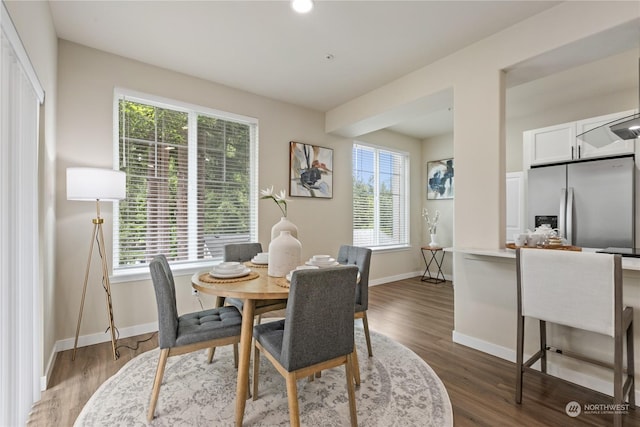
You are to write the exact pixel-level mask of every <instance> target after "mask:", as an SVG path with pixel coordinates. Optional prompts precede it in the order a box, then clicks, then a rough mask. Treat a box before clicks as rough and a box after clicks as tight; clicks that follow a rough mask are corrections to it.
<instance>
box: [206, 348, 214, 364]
mask: <svg viewBox="0 0 640 427" xmlns="http://www.w3.org/2000/svg"><path fill="white" fill-rule="evenodd" d="M215 353H216V348H215V347H211V348H210V349H209V357H208V358H207V362H208V363H211V362H213V355H214V354H215Z"/></svg>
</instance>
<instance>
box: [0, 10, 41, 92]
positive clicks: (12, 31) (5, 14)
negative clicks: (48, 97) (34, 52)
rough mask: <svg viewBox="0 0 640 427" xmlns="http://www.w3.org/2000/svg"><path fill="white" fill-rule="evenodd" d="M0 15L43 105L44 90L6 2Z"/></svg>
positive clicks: (4, 28)
mask: <svg viewBox="0 0 640 427" xmlns="http://www.w3.org/2000/svg"><path fill="white" fill-rule="evenodd" d="M0 14H1V15H0V27H1V28H2V31H3V32H4V34H5V36H6V37H7V40H8V41H9V44H11V47H12V48H13V50H14V53H15V55H16V57H17V58H18V62H20V65H22V68H23V71H24V73H25V74H26V76H27V78H28V79H29V82H30V83H31V86H32V88H33V91H34V93H35V95H36V96H37V97H38V102H40V104H42V103H43V102H44V89H43V88H42V85H41V84H40V80H39V79H38V75H37V74H36V71H35V69H34V68H33V65H32V64H31V60H30V59H29V55H28V54H27V51H26V50H25V49H24V46H23V45H22V40H20V36H19V35H18V32H17V31H16V28H15V27H14V26H13V21H12V20H11V15H9V11H8V10H7V7H6V6H5V4H4V0H3V1H2V10H0Z"/></svg>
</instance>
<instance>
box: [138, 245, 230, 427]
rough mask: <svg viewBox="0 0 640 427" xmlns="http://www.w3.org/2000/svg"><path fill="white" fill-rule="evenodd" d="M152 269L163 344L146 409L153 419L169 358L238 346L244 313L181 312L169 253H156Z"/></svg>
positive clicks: (225, 309)
mask: <svg viewBox="0 0 640 427" xmlns="http://www.w3.org/2000/svg"><path fill="white" fill-rule="evenodd" d="M149 270H150V271H151V280H152V281H153V287H154V289H155V294H156V304H157V307H158V344H159V347H160V357H159V359H158V367H157V369H156V375H155V379H154V381H153V388H152V391H151V399H150V401H149V411H148V412H147V419H148V420H149V421H151V420H152V419H153V416H154V412H155V409H156V404H157V402H158V396H159V394H160V386H161V384H162V378H163V376H164V368H165V366H166V364H167V358H169V357H171V356H176V355H179V354H184V353H190V352H192V351H196V350H201V349H206V348H209V349H211V348H214V347H219V346H222V345H228V344H234V346H236V345H237V344H238V343H239V342H240V326H241V324H242V315H241V314H240V312H239V311H238V309H237V308H236V307H219V308H214V309H211V310H203V311H200V312H195V313H189V314H183V315H182V316H178V309H177V307H176V288H175V283H174V281H173V274H172V272H171V268H170V266H169V263H168V262H167V259H166V257H165V256H164V255H158V256H156V257H154V258H153V260H152V261H151V263H150V264H149ZM209 361H211V360H209Z"/></svg>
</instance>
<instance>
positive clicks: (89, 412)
mask: <svg viewBox="0 0 640 427" xmlns="http://www.w3.org/2000/svg"><path fill="white" fill-rule="evenodd" d="M358 323H359V322H356V337H355V338H356V344H357V349H358V356H359V362H360V374H361V386H360V388H357V389H356V407H357V410H358V425H360V426H380V427H389V426H403V427H405V426H421V427H425V426H438V427H443V426H452V425H453V413H452V409H451V402H450V400H449V396H448V394H447V391H446V389H445V387H444V385H443V384H442V381H441V380H440V378H438V376H437V375H436V374H435V372H434V371H433V370H432V369H431V367H430V366H429V365H427V364H426V363H425V362H424V361H423V360H422V359H420V358H419V357H418V356H417V355H416V354H415V353H413V352H412V351H411V350H409V349H408V348H406V347H404V346H403V345H401V344H399V343H397V342H395V341H393V340H391V339H389V338H387V337H385V336H384V335H381V334H377V333H375V332H373V331H372V332H371V340H372V346H373V357H372V358H368V357H367V348H366V343H365V339H364V333H363V331H362V328H361V327H358ZM158 355H159V351H158V350H157V349H155V350H152V351H149V352H146V353H143V354H141V355H140V356H138V357H136V358H135V359H133V360H131V361H130V362H129V363H127V364H126V365H125V366H123V367H122V369H121V370H120V371H119V372H118V373H116V374H115V375H114V376H113V377H111V378H110V379H109V380H107V381H106V382H105V383H104V384H102V386H100V388H99V389H98V390H97V391H96V392H95V394H94V395H93V396H92V397H91V399H89V401H88V402H87V404H86V405H85V407H84V408H83V409H82V412H81V413H80V415H79V416H78V419H77V420H76V422H75V425H76V426H136V425H147V424H148V423H147V421H146V413H147V408H148V404H149V396H150V393H151V386H152V383H153V377H154V375H155V371H156V364H157V362H158ZM345 381H346V380H345V372H344V367H340V368H335V369H331V370H326V371H323V372H322V376H321V378H318V379H316V380H315V381H313V382H307V380H306V379H305V380H300V381H299V382H298V400H299V402H300V419H301V424H302V425H304V426H322V427H327V426H344V425H349V405H348V398H347V390H346V384H345ZM235 392H236V371H235V370H234V369H233V351H232V348H231V347H230V346H226V347H221V348H218V349H216V354H215V358H214V362H213V363H212V364H207V362H206V351H202V352H195V353H191V354H186V355H182V356H176V357H171V358H169V360H168V362H167V368H166V370H165V374H164V382H163V384H162V388H161V389H160V397H159V399H158V405H157V408H156V417H155V418H154V420H153V421H152V422H151V423H150V425H153V426H205V425H206V426H233V425H234V406H235ZM288 424H289V412H288V405H287V391H286V386H285V382H284V379H283V378H282V377H281V376H280V374H278V372H277V371H276V370H275V369H274V368H273V366H272V365H271V363H270V362H269V361H268V360H267V359H266V358H265V357H264V356H262V357H261V360H260V390H259V395H258V400H256V401H253V400H251V399H250V400H247V404H246V409H245V416H244V423H243V425H246V426H278V425H288Z"/></svg>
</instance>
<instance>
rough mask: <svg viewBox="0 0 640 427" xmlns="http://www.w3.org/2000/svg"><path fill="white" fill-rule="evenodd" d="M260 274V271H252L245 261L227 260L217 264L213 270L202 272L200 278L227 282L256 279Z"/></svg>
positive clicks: (206, 280) (210, 281)
mask: <svg viewBox="0 0 640 427" xmlns="http://www.w3.org/2000/svg"><path fill="white" fill-rule="evenodd" d="M258 276H259V274H258V273H255V272H253V271H251V269H250V268H249V267H247V266H246V265H244V264H243V263H240V262H235V261H227V262H221V263H220V264H218V265H215V266H214V267H213V268H212V269H211V271H209V272H208V273H205V274H202V275H201V276H200V280H202V281H203V282H209V283H227V282H237V281H240V280H250V279H255V278H256V277H258Z"/></svg>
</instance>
